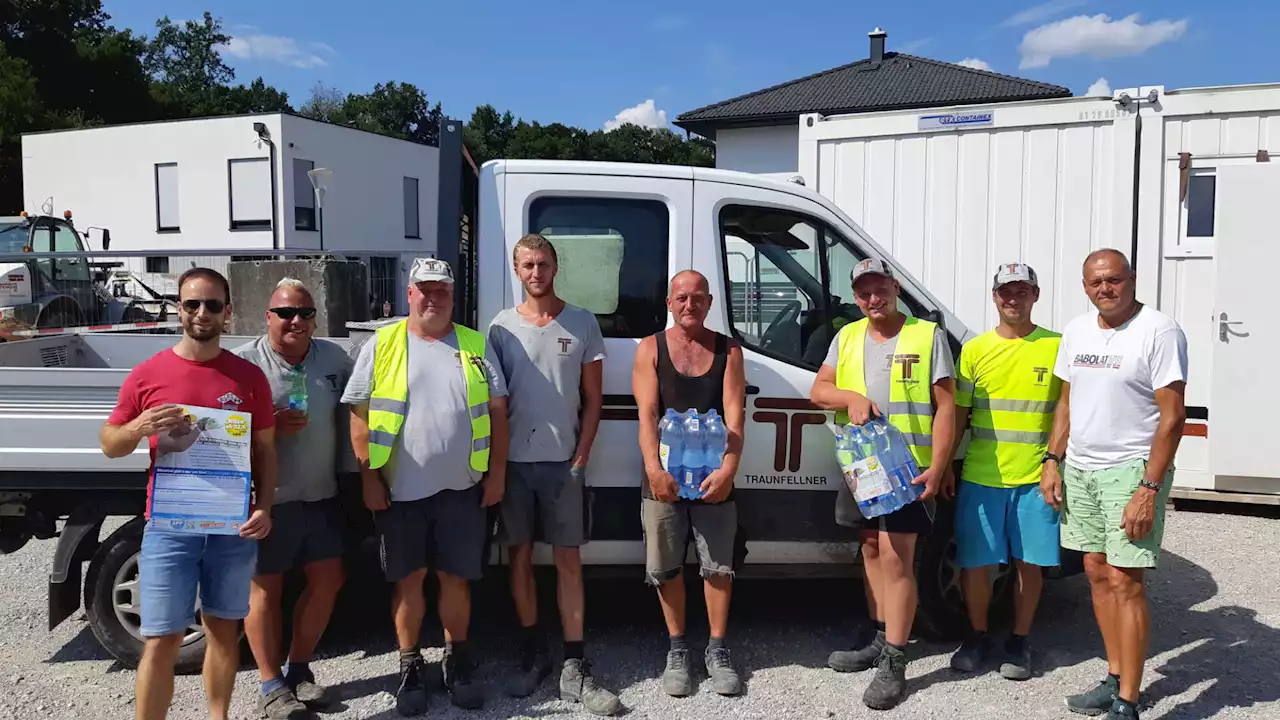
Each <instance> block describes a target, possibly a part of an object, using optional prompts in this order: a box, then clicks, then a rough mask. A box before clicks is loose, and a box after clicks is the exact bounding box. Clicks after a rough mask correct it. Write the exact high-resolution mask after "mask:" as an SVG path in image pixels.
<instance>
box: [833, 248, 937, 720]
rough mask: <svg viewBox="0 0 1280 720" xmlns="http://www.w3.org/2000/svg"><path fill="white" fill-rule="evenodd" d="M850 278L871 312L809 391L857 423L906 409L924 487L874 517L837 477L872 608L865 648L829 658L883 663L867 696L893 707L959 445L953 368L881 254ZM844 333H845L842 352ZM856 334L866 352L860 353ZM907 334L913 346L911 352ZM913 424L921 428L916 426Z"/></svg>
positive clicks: (850, 665)
mask: <svg viewBox="0 0 1280 720" xmlns="http://www.w3.org/2000/svg"><path fill="white" fill-rule="evenodd" d="M849 284H850V285H851V286H852V289H853V299H854V302H855V303H857V305H858V308H859V309H860V310H862V312H863V314H864V315H866V320H865V321H859V322H856V323H853V324H850V325H846V326H845V327H844V328H842V329H841V330H840V333H839V334H838V335H837V336H836V339H835V340H834V341H833V342H832V343H831V349H830V351H829V352H828V353H827V359H826V361H825V362H824V363H823V365H822V367H821V368H820V369H819V370H818V376H817V377H816V378H815V379H814V382H813V390H812V391H810V400H811V401H812V402H813V403H814V404H815V405H817V406H818V407H821V408H823V409H826V410H836V411H843V412H847V413H848V415H849V420H848V422H851V423H854V424H858V425H861V424H864V423H866V422H867V420H868V419H869V418H871V417H874V416H876V415H882V416H884V417H886V418H888V419H890V420H893V419H896V418H898V419H900V418H904V417H905V420H906V427H907V429H906V430H904V431H903V432H904V436H906V437H907V439H908V443H909V444H910V445H911V446H912V448H913V452H914V453H916V461H917V465H919V468H920V475H919V477H917V478H916V480H915V482H916V483H918V484H923V485H924V487H925V490H924V492H923V494H922V495H921V498H920V500H918V501H916V502H912V503H909V504H907V505H906V506H904V507H902V508H900V509H898V510H895V511H894V512H891V513H886V514H882V515H879V516H877V517H875V518H873V519H872V521H871V522H867V523H860V522H858V519H859V518H860V517H861V513H860V512H859V511H858V505H857V504H856V502H855V501H854V497H853V494H852V493H850V491H849V488H848V486H847V485H846V484H845V483H840V486H839V488H838V489H837V491H836V522H838V523H840V524H842V525H859V524H861V525H862V532H861V540H862V556H863V563H864V565H865V572H864V573H863V581H864V583H865V584H866V592H867V596H868V598H869V602H868V603H867V605H868V608H869V609H870V610H871V614H872V617H871V618H870V619H871V626H870V627H869V628H868V632H865V633H863V634H862V635H861V637H860V638H859V642H858V647H857V648H856V649H854V650H849V651H843V650H839V651H836V652H833V653H831V656H830V657H829V658H828V660H827V664H828V665H830V666H831V667H832V668H833V669H835V670H837V671H841V672H859V671H862V670H866V669H869V668H870V667H872V666H873V665H878V666H879V667H880V669H881V672H880V673H878V674H877V675H876V676H875V678H874V679H873V680H872V681H871V684H870V685H868V686H867V690H866V692H865V693H864V694H863V696H862V701H863V703H864V704H866V705H867V706H868V707H870V708H872V709H876V710H888V709H889V708H892V707H894V706H896V705H897V704H898V703H900V702H902V700H903V699H904V698H905V697H906V693H907V684H906V682H907V681H906V667H907V659H906V645H907V639H908V638H909V637H910V635H911V623H912V619H913V618H914V616H915V609H916V608H915V597H916V588H915V582H916V581H915V574H914V572H913V570H912V568H913V567H914V566H915V565H914V563H915V548H916V541H917V539H918V537H919V536H921V535H925V534H927V533H929V532H930V531H931V530H932V529H933V517H934V505H933V503H934V501H933V499H932V498H933V496H934V495H936V494H937V492H938V488H939V486H940V485H941V482H942V476H943V475H944V474H945V473H946V471H947V469H948V466H949V465H950V464H951V454H952V453H953V452H954V451H955V447H954V445H955V443H954V440H955V438H954V435H955V380H954V375H955V368H954V362H953V360H952V357H951V349H950V347H949V345H948V344H947V339H946V335H945V334H944V333H943V332H942V329H941V328H940V327H936V326H935V327H933V328H932V329H931V328H930V325H932V323H929V322H928V321H925V320H920V319H917V318H910V317H907V316H906V315H904V314H903V313H902V311H901V310H900V309H899V307H898V295H899V293H900V292H901V290H902V288H901V286H900V285H899V284H898V281H897V280H896V279H895V278H894V275H893V269H892V268H891V267H889V265H888V263H886V262H884V261H883V260H879V259H876V258H868V259H866V260H863V261H862V262H860V263H858V264H857V265H855V266H854V268H853V271H852V272H851V273H850V274H849ZM854 333H863V336H862V337H861V338H859V337H857V335H855V334H854ZM924 333H929V335H927V336H926V335H924ZM904 337H905V338H907V339H906V340H904ZM841 339H843V340H844V341H845V346H844V347H845V348H846V350H845V352H844V353H841ZM859 342H861V343H862V357H861V358H859V357H857V352H858V350H857V343H859ZM904 342H905V343H908V344H909V345H910V347H908V348H907V349H906V350H905V351H903V344H904ZM926 353H927V361H928V363H929V367H930V371H929V377H928V378H927V379H926V378H923V377H918V375H919V374H920V373H919V371H916V372H913V369H915V368H916V367H917V366H918V365H919V363H922V362H925V361H926V357H925V354H926ZM842 355H843V357H842ZM859 361H860V364H861V375H862V377H861V378H860V380H861V383H860V384H859V382H858V380H859V378H857V372H858V371H857V363H859ZM848 363H854V365H847V364H848ZM851 369H852V373H851V372H850V370H851ZM842 370H843V371H844V372H843V373H842V372H841V371H842ZM895 387H899V388H901V390H902V395H899V396H898V397H895V396H894V393H893V389H894V388H895ZM855 388H858V389H856V390H855ZM895 400H896V401H897V402H895ZM926 403H927V404H926ZM926 413H929V414H930V415H931V417H930V418H929V424H928V428H929V429H928V430H927V431H926V430H925V427H926V426H925V422H924V418H923V417H922V416H924V415H925V414H926ZM900 414H901V415H900ZM842 421H843V419H842ZM912 428H915V431H914V432H910V430H911V429H912ZM884 670H888V671H889V672H883V671H884Z"/></svg>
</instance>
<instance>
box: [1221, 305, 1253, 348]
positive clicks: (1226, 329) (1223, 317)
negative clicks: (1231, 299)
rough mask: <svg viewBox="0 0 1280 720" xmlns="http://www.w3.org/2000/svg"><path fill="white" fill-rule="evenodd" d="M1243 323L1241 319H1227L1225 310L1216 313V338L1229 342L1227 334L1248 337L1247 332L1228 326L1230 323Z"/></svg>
mask: <svg viewBox="0 0 1280 720" xmlns="http://www.w3.org/2000/svg"><path fill="white" fill-rule="evenodd" d="M1243 324H1244V321H1243V320H1227V314H1226V313H1225V312H1224V313H1221V314H1219V315H1218V339H1219V340H1221V341H1222V342H1224V343H1229V342H1231V340H1230V339H1228V337H1227V336H1228V335H1235V336H1236V337H1249V333H1247V332H1246V333H1241V332H1236V331H1234V330H1232V329H1231V327H1230V326H1232V325H1243Z"/></svg>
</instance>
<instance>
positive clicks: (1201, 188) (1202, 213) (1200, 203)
mask: <svg viewBox="0 0 1280 720" xmlns="http://www.w3.org/2000/svg"><path fill="white" fill-rule="evenodd" d="M1217 190H1218V177H1217V175H1216V174H1214V170H1213V169H1212V168H1205V169H1204V170H1201V171H1199V172H1193V173H1192V175H1191V177H1189V178H1187V210H1186V212H1187V237H1189V238H1212V237H1213V225H1214V223H1213V216H1214V207H1215V205H1216V201H1217V198H1216V193H1217Z"/></svg>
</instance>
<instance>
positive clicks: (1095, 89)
mask: <svg viewBox="0 0 1280 720" xmlns="http://www.w3.org/2000/svg"><path fill="white" fill-rule="evenodd" d="M1084 94H1085V95H1087V96H1089V97H1094V96H1100V97H1111V94H1112V93H1111V83H1109V82H1107V79H1106V78H1104V77H1100V78H1098V79H1097V80H1094V81H1093V84H1092V85H1090V86H1089V89H1088V90H1085V91H1084Z"/></svg>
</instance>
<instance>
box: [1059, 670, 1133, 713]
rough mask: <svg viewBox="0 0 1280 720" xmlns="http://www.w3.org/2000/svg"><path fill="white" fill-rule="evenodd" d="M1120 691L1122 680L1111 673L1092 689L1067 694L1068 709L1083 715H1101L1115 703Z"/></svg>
mask: <svg viewBox="0 0 1280 720" xmlns="http://www.w3.org/2000/svg"><path fill="white" fill-rule="evenodd" d="M1119 693H1120V681H1119V680H1117V679H1115V678H1113V677H1111V676H1110V675H1108V676H1107V678H1106V679H1105V680H1103V681H1101V682H1099V683H1098V684H1097V685H1095V686H1093V689H1092V690H1089V691H1087V692H1082V693H1080V694H1079V695H1068V696H1067V709H1068V710H1070V711H1071V712H1073V713H1079V714H1081V715H1101V714H1102V713H1104V712H1107V711H1109V710H1110V709H1111V707H1112V706H1113V705H1115V701H1116V695H1118V694H1119Z"/></svg>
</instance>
